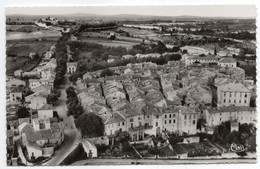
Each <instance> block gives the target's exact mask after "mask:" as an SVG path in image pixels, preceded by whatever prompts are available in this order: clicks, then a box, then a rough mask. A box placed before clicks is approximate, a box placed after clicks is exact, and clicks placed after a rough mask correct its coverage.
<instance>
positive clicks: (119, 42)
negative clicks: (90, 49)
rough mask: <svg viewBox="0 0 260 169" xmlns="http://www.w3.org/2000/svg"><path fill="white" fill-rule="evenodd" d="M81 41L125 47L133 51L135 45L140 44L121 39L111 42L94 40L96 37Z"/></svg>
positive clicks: (83, 38) (103, 39)
mask: <svg viewBox="0 0 260 169" xmlns="http://www.w3.org/2000/svg"><path fill="white" fill-rule="evenodd" d="M80 40H81V41H82V42H90V43H98V44H101V45H104V46H109V47H118V46H121V47H125V48H126V49H131V48H132V47H133V46H134V45H137V44H139V43H137V42H129V41H125V40H120V39H115V40H109V39H107V38H94V37H80Z"/></svg>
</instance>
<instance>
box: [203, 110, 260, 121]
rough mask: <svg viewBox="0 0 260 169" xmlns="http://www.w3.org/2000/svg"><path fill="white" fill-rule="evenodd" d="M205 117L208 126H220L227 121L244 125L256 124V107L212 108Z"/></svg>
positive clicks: (206, 111)
mask: <svg viewBox="0 0 260 169" xmlns="http://www.w3.org/2000/svg"><path fill="white" fill-rule="evenodd" d="M204 112H205V113H204V116H205V119H206V121H207V125H208V126H216V125H220V124H221V123H222V122H225V121H237V122H238V123H240V124H243V123H247V124H249V123H253V124H255V123H256V108H255V107H236V106H229V107H221V108H211V109H208V110H205V111H204Z"/></svg>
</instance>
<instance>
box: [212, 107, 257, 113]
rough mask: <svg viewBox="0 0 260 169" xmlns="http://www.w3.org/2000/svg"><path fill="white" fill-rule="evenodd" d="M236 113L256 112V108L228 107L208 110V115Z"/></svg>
mask: <svg viewBox="0 0 260 169" xmlns="http://www.w3.org/2000/svg"><path fill="white" fill-rule="evenodd" d="M237 111H256V107H244V106H229V107H220V108H216V107H214V108H213V107H212V108H210V109H208V112H209V113H221V112H237Z"/></svg>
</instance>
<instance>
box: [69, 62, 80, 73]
mask: <svg viewBox="0 0 260 169" xmlns="http://www.w3.org/2000/svg"><path fill="white" fill-rule="evenodd" d="M77 66H78V63H77V62H67V73H69V74H71V73H75V72H76V70H77Z"/></svg>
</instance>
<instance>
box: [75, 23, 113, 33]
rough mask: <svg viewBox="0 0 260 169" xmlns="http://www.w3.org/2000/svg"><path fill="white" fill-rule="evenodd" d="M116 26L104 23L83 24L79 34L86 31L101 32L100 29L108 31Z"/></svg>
mask: <svg viewBox="0 0 260 169" xmlns="http://www.w3.org/2000/svg"><path fill="white" fill-rule="evenodd" d="M116 26H117V23H116V22H104V23H85V24H81V25H80V27H79V30H78V31H79V32H84V31H87V30H95V29H98V30H101V29H109V28H115V27H116Z"/></svg>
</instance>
